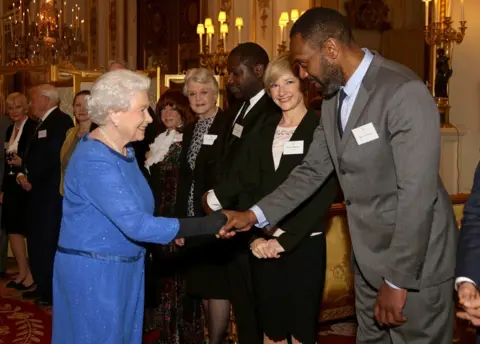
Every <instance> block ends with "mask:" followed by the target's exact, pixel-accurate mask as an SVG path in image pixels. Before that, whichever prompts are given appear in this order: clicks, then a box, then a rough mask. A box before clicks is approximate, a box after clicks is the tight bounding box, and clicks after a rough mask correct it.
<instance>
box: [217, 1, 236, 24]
mask: <svg viewBox="0 0 480 344" xmlns="http://www.w3.org/2000/svg"><path fill="white" fill-rule="evenodd" d="M232 1H233V0H220V10H221V11H225V13H226V14H227V21H226V23H227V25H229V23H230V13H231V11H232Z"/></svg>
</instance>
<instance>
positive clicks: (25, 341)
mask: <svg viewBox="0 0 480 344" xmlns="http://www.w3.org/2000/svg"><path fill="white" fill-rule="evenodd" d="M6 282H8V279H3V280H1V281H0V344H50V343H51V335H52V315H51V309H50V308H39V307H37V306H35V305H34V304H33V303H32V302H31V301H25V300H22V297H21V295H20V292H18V291H15V290H13V289H9V288H6V287H5V284H6ZM455 325H456V326H455V327H456V328H455V334H456V335H455V339H454V341H453V342H454V343H458V344H470V343H475V330H474V329H473V328H472V327H470V326H468V324H466V323H465V322H460V321H457V322H456V323H455ZM355 332H356V324H355V322H354V321H348V320H343V321H340V322H333V323H330V324H323V325H321V326H320V330H319V335H318V343H320V344H354V343H355ZM157 339H158V336H157V335H156V334H155V333H151V334H150V336H146V338H145V343H148V344H153V343H155V341H156V340H157ZM198 344H200V343H198Z"/></svg>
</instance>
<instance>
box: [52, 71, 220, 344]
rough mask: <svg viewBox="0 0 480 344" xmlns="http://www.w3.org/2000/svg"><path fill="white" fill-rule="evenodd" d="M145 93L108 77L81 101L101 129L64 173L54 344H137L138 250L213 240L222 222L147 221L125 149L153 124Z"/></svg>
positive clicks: (149, 206)
mask: <svg viewBox="0 0 480 344" xmlns="http://www.w3.org/2000/svg"><path fill="white" fill-rule="evenodd" d="M149 86H150V79H148V78H147V77H145V76H143V75H141V74H138V73H135V72H131V71H127V70H119V71H114V72H109V73H106V74H104V75H102V76H101V77H100V78H99V79H98V80H97V81H96V82H95V84H94V85H93V88H92V90H91V95H90V96H88V97H87V99H86V100H87V109H88V113H89V116H90V118H91V119H92V121H93V122H94V123H96V124H98V126H99V127H98V128H97V129H95V130H94V131H92V132H91V133H90V134H88V135H85V136H84V137H83V138H82V139H81V140H80V142H79V143H78V145H77V148H76V149H75V151H74V152H73V154H72V157H71V158H70V162H69V164H68V166H67V170H66V173H65V182H64V190H65V197H64V203H63V218H62V228H61V231H60V238H59V241H58V248H57V254H56V257H55V269H54V281H53V283H54V287H53V288H54V293H53V295H54V302H53V335H52V343H54V344H60V343H61V344H63V343H71V344H88V343H91V344H93V343H103V344H140V343H141V342H142V322H143V310H144V257H145V248H144V247H143V246H142V245H141V244H140V243H141V242H151V243H158V244H167V243H169V242H170V241H172V240H174V239H175V238H184V237H191V236H195V235H208V234H210V235H214V234H216V233H217V232H218V231H219V229H220V228H221V227H222V225H223V224H224V223H225V221H226V217H225V216H224V215H223V214H221V213H215V214H212V215H211V216H208V217H205V218H199V219H198V218H196V219H175V218H164V217H155V216H153V209H154V201H153V196H152V193H151V191H150V188H149V186H148V184H147V182H146V180H145V177H144V176H143V174H142V172H141V171H140V169H139V167H138V164H137V162H136V160H135V155H134V152H133V150H132V149H131V147H130V142H132V141H138V140H142V139H143V138H144V135H145V128H146V126H147V125H148V123H150V122H151V121H152V118H151V117H150V115H149V113H148V106H149V104H148V95H147V90H148V88H149ZM72 271H76V273H75V274H72Z"/></svg>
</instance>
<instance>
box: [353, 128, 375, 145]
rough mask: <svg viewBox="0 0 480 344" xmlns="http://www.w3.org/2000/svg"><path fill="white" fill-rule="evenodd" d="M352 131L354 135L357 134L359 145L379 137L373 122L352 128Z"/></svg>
mask: <svg viewBox="0 0 480 344" xmlns="http://www.w3.org/2000/svg"><path fill="white" fill-rule="evenodd" d="M352 133H353V136H355V140H357V143H358V145H363V144H364V143H367V142H370V141H374V140H376V139H378V137H379V136H378V134H377V131H376V130H375V127H374V126H373V124H372V123H368V124H365V125H362V126H361V127H358V128H355V129H352Z"/></svg>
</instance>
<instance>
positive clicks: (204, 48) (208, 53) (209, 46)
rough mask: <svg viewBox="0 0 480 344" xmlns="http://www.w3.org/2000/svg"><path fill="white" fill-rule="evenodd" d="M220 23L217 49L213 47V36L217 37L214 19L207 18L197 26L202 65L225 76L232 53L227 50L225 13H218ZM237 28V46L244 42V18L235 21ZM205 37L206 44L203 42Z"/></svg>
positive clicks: (227, 29)
mask: <svg viewBox="0 0 480 344" xmlns="http://www.w3.org/2000/svg"><path fill="white" fill-rule="evenodd" d="M218 23H219V30H220V35H219V37H218V39H217V46H216V48H215V47H214V46H213V36H214V35H215V26H214V25H213V21H212V18H206V19H205V22H204V24H198V25H197V34H198V36H199V42H200V54H199V56H200V65H201V66H202V67H206V68H209V69H211V70H213V71H214V72H215V74H220V75H223V74H224V72H225V68H226V67H227V58H228V54H229V53H230V51H229V50H228V48H227V35H228V31H229V28H228V23H227V14H226V12H225V11H220V12H219V13H218ZM235 28H236V30H237V37H236V40H237V44H240V43H241V42H242V28H243V18H242V17H237V18H236V19H235ZM203 36H205V44H204V42H203Z"/></svg>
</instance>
